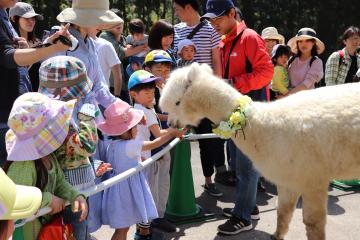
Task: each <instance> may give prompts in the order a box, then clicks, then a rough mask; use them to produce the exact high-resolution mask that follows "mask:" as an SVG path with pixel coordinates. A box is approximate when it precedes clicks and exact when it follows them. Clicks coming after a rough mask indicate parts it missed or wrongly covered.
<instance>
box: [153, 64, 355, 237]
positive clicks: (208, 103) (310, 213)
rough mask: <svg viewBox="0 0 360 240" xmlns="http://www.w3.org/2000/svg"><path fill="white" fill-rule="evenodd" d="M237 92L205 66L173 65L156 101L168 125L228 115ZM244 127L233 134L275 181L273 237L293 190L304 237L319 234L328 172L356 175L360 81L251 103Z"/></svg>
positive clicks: (283, 226) (283, 229)
mask: <svg viewBox="0 0 360 240" xmlns="http://www.w3.org/2000/svg"><path fill="white" fill-rule="evenodd" d="M240 96H241V94H240V93H239V92H238V91H236V90H235V89H233V88H232V87H231V86H229V85H228V84H227V83H225V82H224V81H222V80H221V79H219V78H217V77H216V76H214V75H213V74H212V71H211V69H210V68H209V67H208V66H207V65H198V64H192V65H191V66H189V67H186V68H181V69H178V70H176V71H174V72H173V73H172V74H171V76H170V79H169V80H168V82H167V83H166V86H165V88H164V90H163V92H162V96H161V99H160V106H161V108H162V110H164V111H165V112H168V113H169V123H170V124H171V125H173V126H185V125H194V126H196V125H197V124H198V123H199V121H200V119H202V118H204V117H207V118H209V119H210V120H211V121H213V122H214V123H215V124H219V122H220V121H223V120H227V118H228V117H229V115H230V114H231V112H232V111H233V109H235V108H236V100H237V99H238V98H239V97H240ZM247 121H248V123H247V125H246V127H245V129H244V133H245V139H244V136H243V134H242V133H241V132H240V134H237V136H236V137H235V136H233V137H232V139H233V140H234V142H235V143H236V145H237V147H239V148H240V149H241V150H242V151H243V152H244V153H245V154H246V155H247V156H248V157H249V158H250V159H251V160H252V161H253V162H254V164H255V166H256V168H257V169H259V170H260V172H261V173H262V174H263V175H264V176H265V177H266V178H268V179H269V180H271V181H272V182H274V183H275V184H276V185H277V186H278V198H279V200H278V217H277V229H276V232H275V234H274V237H275V238H276V239H283V238H284V236H285V234H286V233H287V231H288V227H289V223H290V220H291V217H292V214H293V211H294V209H295V205H296V202H297V200H298V198H299V196H300V195H301V196H302V199H303V222H304V224H305V225H306V231H307V237H308V239H310V240H324V239H325V223H326V211H327V190H328V185H329V181H330V180H332V179H354V178H358V177H359V176H360V84H358V83H355V84H345V85H340V86H335V87H326V88H320V89H316V90H309V91H302V92H299V93H297V94H294V95H292V96H289V97H286V98H284V99H281V100H278V101H275V102H272V103H259V102H254V103H252V105H251V106H250V108H249V109H248V111H247Z"/></svg>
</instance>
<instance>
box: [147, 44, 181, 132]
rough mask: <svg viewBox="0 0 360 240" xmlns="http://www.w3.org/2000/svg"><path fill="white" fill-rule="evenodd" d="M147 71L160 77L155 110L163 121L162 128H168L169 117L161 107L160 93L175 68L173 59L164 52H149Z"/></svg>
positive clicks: (156, 90)
mask: <svg viewBox="0 0 360 240" xmlns="http://www.w3.org/2000/svg"><path fill="white" fill-rule="evenodd" d="M144 66H145V70H146V71H148V72H150V73H152V74H153V75H154V76H155V77H159V78H161V79H159V81H156V88H155V103H154V108H155V112H156V113H157V116H158V118H159V119H160V121H161V126H162V127H165V128H167V125H166V122H167V115H166V114H163V113H162V112H161V110H160V107H159V105H158V104H159V99H160V91H161V90H162V88H163V85H164V83H165V81H166V79H168V78H169V76H170V72H171V70H172V68H173V66H174V62H173V60H172V57H171V56H170V55H169V54H168V53H167V52H166V51H164V50H153V51H151V52H149V53H148V54H147V55H146V57H145V61H144Z"/></svg>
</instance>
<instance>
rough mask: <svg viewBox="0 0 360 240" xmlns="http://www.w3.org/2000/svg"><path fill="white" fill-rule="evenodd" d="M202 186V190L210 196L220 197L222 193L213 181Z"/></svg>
mask: <svg viewBox="0 0 360 240" xmlns="http://www.w3.org/2000/svg"><path fill="white" fill-rule="evenodd" d="M203 187H204V190H205V191H206V192H207V193H208V194H210V195H211V196H214V197H221V196H222V195H223V193H222V192H220V191H219V190H218V189H217V188H216V186H215V183H210V184H205V185H203Z"/></svg>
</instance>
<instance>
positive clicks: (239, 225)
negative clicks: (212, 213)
mask: <svg viewBox="0 0 360 240" xmlns="http://www.w3.org/2000/svg"><path fill="white" fill-rule="evenodd" d="M252 228H253V226H252V223H251V222H247V221H245V220H242V219H240V218H237V217H235V216H233V217H231V218H230V219H229V220H227V221H226V222H225V223H224V224H222V225H220V226H219V227H218V232H219V233H222V234H226V235H235V234H238V233H240V232H244V231H249V230H251V229H252Z"/></svg>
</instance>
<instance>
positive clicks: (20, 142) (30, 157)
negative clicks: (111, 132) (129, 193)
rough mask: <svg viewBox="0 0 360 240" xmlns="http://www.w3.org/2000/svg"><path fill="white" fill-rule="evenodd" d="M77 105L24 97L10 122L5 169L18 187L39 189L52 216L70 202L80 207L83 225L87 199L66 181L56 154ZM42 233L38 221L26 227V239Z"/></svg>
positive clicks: (28, 94) (25, 95) (48, 99)
mask: <svg viewBox="0 0 360 240" xmlns="http://www.w3.org/2000/svg"><path fill="white" fill-rule="evenodd" d="M75 103H76V100H72V101H69V102H62V101H58V100H53V99H50V98H48V97H46V96H45V95H43V94H40V93H26V94H24V95H22V96H20V97H19V98H18V99H17V100H16V101H15V102H14V105H13V108H12V110H11V113H10V116H9V120H8V125H9V127H10V130H9V131H8V132H7V133H6V139H5V141H6V149H7V152H8V160H9V161H8V162H7V163H6V164H5V168H4V169H5V171H7V174H8V176H9V177H10V178H11V179H12V180H13V181H14V182H15V183H16V184H21V185H26V186H36V187H38V188H39V189H40V190H41V191H42V202H41V208H42V207H50V208H51V209H52V212H51V213H50V214H55V213H58V212H61V211H62V210H63V209H64V206H65V201H70V202H71V203H73V206H76V209H75V212H78V211H79V210H80V217H79V221H83V220H85V218H86V216H87V212H88V208H87V203H86V200H85V197H84V196H82V195H80V194H79V193H78V192H77V191H76V190H75V189H74V188H73V187H72V186H71V185H70V184H69V183H68V182H67V181H66V179H65V177H64V173H63V172H62V170H61V168H60V165H59V163H58V160H57V158H56V155H55V154H54V151H55V150H57V149H58V148H59V147H60V146H61V145H62V144H63V142H64V140H65V138H66V136H67V135H68V131H69V128H70V121H71V115H72V113H73V110H74V106H75ZM79 206H80V209H78V208H79ZM44 220H49V216H46V217H45V218H44ZM40 229H41V223H40V221H39V219H35V220H34V221H33V222H29V223H27V224H25V225H24V227H23V228H22V230H23V236H26V239H27V240H28V239H34V240H35V239H37V236H38V234H39V232H40Z"/></svg>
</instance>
